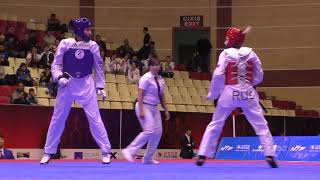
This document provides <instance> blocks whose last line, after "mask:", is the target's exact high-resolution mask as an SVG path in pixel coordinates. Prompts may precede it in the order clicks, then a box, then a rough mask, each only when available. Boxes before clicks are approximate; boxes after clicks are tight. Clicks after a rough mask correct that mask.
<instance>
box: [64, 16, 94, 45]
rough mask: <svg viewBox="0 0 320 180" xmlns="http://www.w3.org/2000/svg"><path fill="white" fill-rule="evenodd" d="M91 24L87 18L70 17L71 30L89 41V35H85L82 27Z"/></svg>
mask: <svg viewBox="0 0 320 180" xmlns="http://www.w3.org/2000/svg"><path fill="white" fill-rule="evenodd" d="M91 26H92V24H91V22H90V20H89V19H88V18H77V19H72V20H71V21H70V22H69V27H70V29H71V30H73V32H74V33H75V34H76V35H77V36H80V37H81V38H82V39H83V40H84V41H89V40H90V39H91V37H89V36H87V35H85V33H84V29H85V28H87V27H91Z"/></svg>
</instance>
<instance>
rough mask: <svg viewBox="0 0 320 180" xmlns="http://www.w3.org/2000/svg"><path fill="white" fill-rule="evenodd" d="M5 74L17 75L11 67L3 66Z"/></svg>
mask: <svg viewBox="0 0 320 180" xmlns="http://www.w3.org/2000/svg"><path fill="white" fill-rule="evenodd" d="M2 67H3V68H4V72H5V74H16V73H15V72H14V71H13V68H12V67H11V66H2Z"/></svg>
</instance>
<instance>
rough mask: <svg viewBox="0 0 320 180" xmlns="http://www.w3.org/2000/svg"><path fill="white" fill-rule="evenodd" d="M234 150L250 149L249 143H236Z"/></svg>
mask: <svg viewBox="0 0 320 180" xmlns="http://www.w3.org/2000/svg"><path fill="white" fill-rule="evenodd" d="M236 151H250V145H247V144H246V145H237V148H236Z"/></svg>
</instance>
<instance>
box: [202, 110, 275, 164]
mask: <svg viewBox="0 0 320 180" xmlns="http://www.w3.org/2000/svg"><path fill="white" fill-rule="evenodd" d="M234 109H235V108H234V107H221V106H219V104H218V106H217V108H216V111H215V113H214V114H213V117H212V121H211V122H210V124H209V125H208V126H207V128H206V131H205V133H204V135H203V137H202V141H201V144H200V148H199V152H198V155H203V156H206V157H209V158H212V157H213V156H214V155H215V152H216V149H217V142H218V139H219V137H220V134H221V131H222V129H223V126H224V122H225V120H226V119H227V118H228V116H229V115H230V114H231V112H232V111H233V110H234ZM242 110H243V113H244V114H245V116H246V118H247V119H248V121H249V123H250V124H251V125H252V127H253V129H254V130H255V132H256V134H257V135H258V136H259V139H260V143H261V145H262V147H263V150H264V154H265V156H275V151H274V148H273V139H272V135H271V133H270V130H269V128H268V124H267V121H266V119H265V118H264V116H263V112H262V108H261V107H260V106H252V107H242Z"/></svg>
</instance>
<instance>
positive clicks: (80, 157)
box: [74, 152, 83, 159]
mask: <svg viewBox="0 0 320 180" xmlns="http://www.w3.org/2000/svg"><path fill="white" fill-rule="evenodd" d="M74 159H83V152H74Z"/></svg>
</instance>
